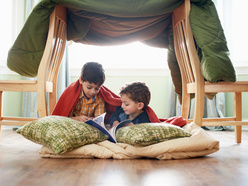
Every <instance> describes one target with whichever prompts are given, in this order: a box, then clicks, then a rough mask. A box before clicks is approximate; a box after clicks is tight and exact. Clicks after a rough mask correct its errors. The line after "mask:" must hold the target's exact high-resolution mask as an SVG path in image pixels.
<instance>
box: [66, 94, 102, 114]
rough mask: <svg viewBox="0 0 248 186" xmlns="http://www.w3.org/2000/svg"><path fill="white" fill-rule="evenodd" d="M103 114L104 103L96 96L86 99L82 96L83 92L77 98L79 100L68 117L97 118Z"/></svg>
mask: <svg viewBox="0 0 248 186" xmlns="http://www.w3.org/2000/svg"><path fill="white" fill-rule="evenodd" d="M104 112H105V103H104V100H103V99H102V98H101V97H100V96H99V94H96V95H95V96H93V97H92V98H90V99H87V98H86V97H85V96H84V93H83V90H82V91H81V94H80V96H79V100H78V102H77V104H76V106H75V107H74V109H73V111H72V113H71V114H70V116H74V117H75V116H82V115H83V116H88V117H97V116H100V115H101V114H103V113H104Z"/></svg>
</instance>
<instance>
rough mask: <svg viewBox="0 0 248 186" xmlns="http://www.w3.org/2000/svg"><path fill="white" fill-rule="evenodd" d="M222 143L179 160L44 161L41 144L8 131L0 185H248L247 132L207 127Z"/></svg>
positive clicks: (0, 150) (1, 147)
mask: <svg viewBox="0 0 248 186" xmlns="http://www.w3.org/2000/svg"><path fill="white" fill-rule="evenodd" d="M207 132H208V133H210V135H212V136H213V137H214V138H216V139H218V140H219V141H220V150H219V151H218V152H215V153H213V154H211V155H208V156H205V157H201V158H192V159H181V160H156V159H135V160H114V159H45V158H40V157H39V154H38V152H39V150H40V148H41V145H38V144H35V143H33V142H31V141H29V140H27V139H25V138H23V137H22V136H21V135H19V134H17V133H16V132H15V131H13V130H11V129H5V130H3V132H2V139H1V143H0V185H4V186H5V185H6V186H9V185H11V186H12V185H13V186H15V185H25V186H29V185H31V186H32V185H36V186H37V185H42V186H46V185H60V186H63V185H67V186H68V185H69V186H71V185H80V186H81V185H87V186H90V185H108V186H110V185H115V186H116V185H118V186H122V185H123V186H138V185H140V186H150V185H151V186H155V185H156V186H157V185H173V186H174V185H176V186H177V185H178V186H182V185H183V186H188V185H190V186H194V185H211V186H213V185H214V186H215V185H218V186H221V185H225V186H228V185H230V186H233V185H235V186H239V185H247V183H248V131H247V130H244V131H243V137H242V143H241V144H236V143H235V139H234V132H233V131H207Z"/></svg>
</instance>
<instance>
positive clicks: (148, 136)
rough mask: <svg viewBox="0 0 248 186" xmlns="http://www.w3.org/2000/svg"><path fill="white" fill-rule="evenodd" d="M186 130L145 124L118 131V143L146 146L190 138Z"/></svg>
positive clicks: (171, 126) (167, 125) (168, 125)
mask: <svg viewBox="0 0 248 186" xmlns="http://www.w3.org/2000/svg"><path fill="white" fill-rule="evenodd" d="M190 136H191V134H190V133H188V132H187V131H185V130H184V129H182V128H180V127H178V126H175V125H171V124H164V123H144V124H136V125H132V126H127V127H123V128H120V129H118V130H117V132H116V139H117V141H118V142H121V143H127V144H130V145H138V146H146V145H151V144H155V143H159V142H162V141H166V140H171V139H176V138H183V137H190Z"/></svg>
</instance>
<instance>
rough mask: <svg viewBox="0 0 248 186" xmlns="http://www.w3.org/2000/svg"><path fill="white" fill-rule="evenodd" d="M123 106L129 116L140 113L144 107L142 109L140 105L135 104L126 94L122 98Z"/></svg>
mask: <svg viewBox="0 0 248 186" xmlns="http://www.w3.org/2000/svg"><path fill="white" fill-rule="evenodd" d="M121 101H122V105H121V107H122V108H123V110H124V112H125V114H127V115H135V114H136V113H137V112H139V111H140V110H141V109H142V108H143V107H141V104H140V103H137V102H134V101H133V100H131V99H130V98H129V97H128V96H127V95H126V94H123V95H122V96H121Z"/></svg>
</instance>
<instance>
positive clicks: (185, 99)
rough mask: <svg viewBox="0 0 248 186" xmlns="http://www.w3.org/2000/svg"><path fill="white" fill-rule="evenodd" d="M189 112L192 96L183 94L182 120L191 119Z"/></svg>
mask: <svg viewBox="0 0 248 186" xmlns="http://www.w3.org/2000/svg"><path fill="white" fill-rule="evenodd" d="M189 110H190V94H187V93H186V94H183V97H182V114H181V116H182V118H184V119H188V118H189Z"/></svg>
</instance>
